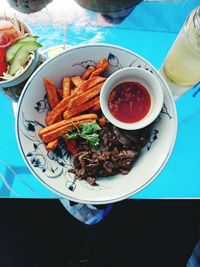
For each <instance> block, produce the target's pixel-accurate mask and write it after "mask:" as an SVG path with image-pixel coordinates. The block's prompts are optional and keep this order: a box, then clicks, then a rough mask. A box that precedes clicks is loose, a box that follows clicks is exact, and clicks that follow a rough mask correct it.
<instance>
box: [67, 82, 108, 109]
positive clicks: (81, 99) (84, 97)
mask: <svg viewBox="0 0 200 267" xmlns="http://www.w3.org/2000/svg"><path fill="white" fill-rule="evenodd" d="M102 86H103V83H100V84H98V85H96V86H94V87H92V88H91V89H90V90H88V91H86V92H84V93H82V94H79V95H77V96H76V97H74V98H72V99H71V100H70V103H69V105H68V110H70V109H73V108H74V107H77V108H78V106H79V105H81V104H82V103H85V102H87V101H88V100H90V99H92V98H93V97H95V96H97V95H98V94H99V93H100V91H101V88H102Z"/></svg>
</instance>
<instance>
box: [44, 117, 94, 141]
mask: <svg viewBox="0 0 200 267" xmlns="http://www.w3.org/2000/svg"><path fill="white" fill-rule="evenodd" d="M91 121H94V120H93V119H87V120H85V121H84V122H91ZM80 124H81V122H74V123H70V124H67V125H64V126H62V127H59V128H57V129H55V130H53V131H51V132H49V133H46V134H44V135H43V136H42V141H43V142H44V143H50V142H51V141H54V140H56V139H57V138H58V137H60V136H62V135H64V134H65V133H67V132H69V131H72V130H73V129H75V128H79V127H80Z"/></svg>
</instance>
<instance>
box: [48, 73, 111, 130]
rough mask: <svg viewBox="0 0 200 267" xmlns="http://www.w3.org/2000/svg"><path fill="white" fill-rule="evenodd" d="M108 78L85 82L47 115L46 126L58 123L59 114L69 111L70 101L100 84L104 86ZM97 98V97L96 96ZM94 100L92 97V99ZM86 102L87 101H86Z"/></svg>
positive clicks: (94, 78)
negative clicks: (103, 83)
mask: <svg viewBox="0 0 200 267" xmlns="http://www.w3.org/2000/svg"><path fill="white" fill-rule="evenodd" d="M105 80H106V78H104V77H101V76H97V77H93V78H92V79H89V80H87V81H84V82H83V83H82V84H81V85H80V86H79V87H77V89H76V90H75V91H74V92H73V94H71V95H70V96H68V97H66V98H63V99H62V100H61V101H60V102H59V103H58V104H57V105H56V106H55V107H54V108H53V109H52V111H50V112H49V113H48V114H47V117H46V124H47V125H51V124H53V123H55V122H57V121H58V120H57V118H58V114H60V115H62V113H63V112H64V111H65V110H67V109H68V105H69V103H70V101H71V100H72V99H73V98H75V97H76V96H77V95H79V94H82V93H83V92H86V91H87V90H89V89H90V88H92V87H94V86H95V85H98V84H99V83H101V84H102V82H104V81H105ZM94 96H95V95H94ZM91 98H92V97H91ZM85 102H86V101H85Z"/></svg>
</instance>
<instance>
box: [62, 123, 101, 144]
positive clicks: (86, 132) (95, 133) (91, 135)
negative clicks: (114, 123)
mask: <svg viewBox="0 0 200 267" xmlns="http://www.w3.org/2000/svg"><path fill="white" fill-rule="evenodd" d="M100 130H101V127H100V126H99V125H98V123H97V122H96V121H92V122H83V123H81V125H80V128H76V131H75V132H71V133H67V134H65V138H66V139H67V140H72V139H76V138H77V137H81V138H83V139H86V140H88V142H89V143H90V145H91V146H92V147H94V148H95V147H98V146H99V133H100Z"/></svg>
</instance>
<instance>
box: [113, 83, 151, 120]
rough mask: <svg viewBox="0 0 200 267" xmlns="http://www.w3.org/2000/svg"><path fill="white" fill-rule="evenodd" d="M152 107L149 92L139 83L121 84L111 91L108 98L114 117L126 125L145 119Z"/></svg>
mask: <svg viewBox="0 0 200 267" xmlns="http://www.w3.org/2000/svg"><path fill="white" fill-rule="evenodd" d="M150 106H151V98H150V95H149V92H148V91H147V89H146V88H145V87H144V86H143V85H142V84H140V83H138V82H123V83H120V84H119V85H117V86H116V87H115V88H114V89H113V90H112V91H111V93H110V95H109V98H108V107H109V109H110V112H111V113H112V115H113V116H114V117H115V118H116V119H117V120H119V121H121V122H126V123H131V122H137V121H139V120H141V119H143V118H144V117H145V116H146V115H147V113H148V112H149V109H150Z"/></svg>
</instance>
